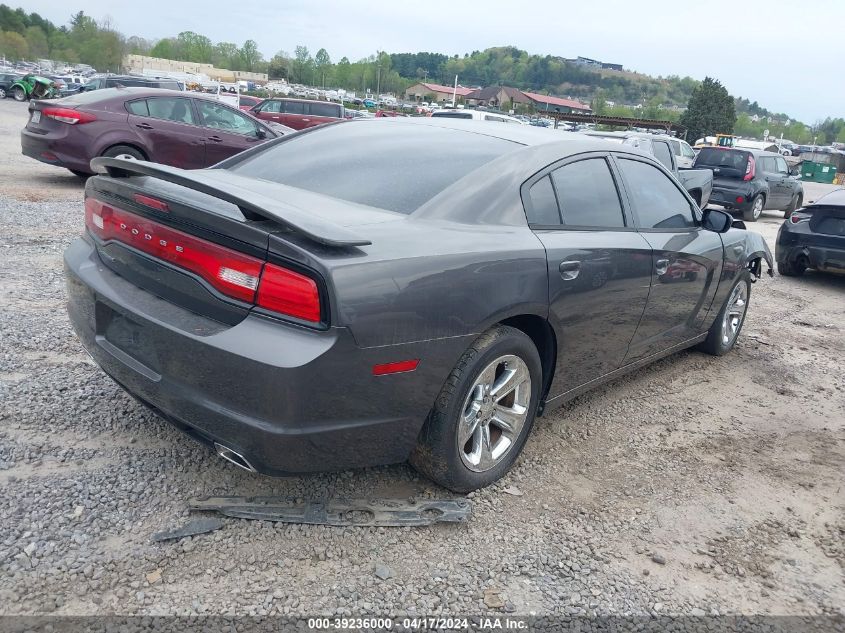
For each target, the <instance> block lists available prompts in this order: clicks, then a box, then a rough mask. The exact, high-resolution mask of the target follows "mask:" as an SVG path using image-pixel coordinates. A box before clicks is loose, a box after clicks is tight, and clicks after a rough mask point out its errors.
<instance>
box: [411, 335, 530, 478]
mask: <svg viewBox="0 0 845 633" xmlns="http://www.w3.org/2000/svg"><path fill="white" fill-rule="evenodd" d="M508 376H510V378H508ZM542 382H543V370H542V366H541V363H540V355H539V353H538V352H537V348H536V347H535V346H534V343H533V341H532V340H531V339H530V338H529V337H528V336H527V335H526V334H525V333H523V332H522V331H521V330H517V329H516V328H512V327H508V326H504V325H498V326H495V327H493V328H492V329H490V330H488V331H487V332H485V333H484V334H482V335H481V336H479V337H478V339H476V340H475V342H474V343H473V344H472V345H471V346H470V347H469V349H467V351H465V352H464V354H463V356H461V358H460V359H459V360H458V363H457V365H456V366H455V368H454V369H453V370H452V372H451V373H450V374H449V377H448V378H447V379H446V383H445V384H444V385H443V388H442V389H441V390H440V394H439V395H438V396H437V400H436V401H435V403H434V407H433V408H432V409H431V412H430V413H429V415H428V418H427V419H426V421H425V425H424V426H423V429H422V431H421V432H420V436H419V438H418V440H417V446H416V448H415V449H414V452H413V453H412V454H411V457H410V462H411V464H412V465H413V466H414V468H416V469H417V470H418V471H419V472H420V473H422V474H423V475H425V476H426V477H428V478H429V479H432V480H433V481H435V482H437V483H438V484H440V485H441V486H443V487H445V488H448V489H449V490H452V491H454V492H460V493H464V492H470V491H471V490H476V489H478V488H483V487H484V486H487V485H489V484H491V483H493V482H494V481H496V480H498V479H500V478H501V477H502V476H503V475H504V474H505V473H506V472H507V471H508V470H509V469H510V468H511V466H513V464H514V462H515V461H516V459H517V457H518V456H519V453H520V452H521V451H522V447H523V446H524V445H525V441H526V439H527V438H528V434H529V433H530V432H531V427H532V425H533V424H534V418H535V416H536V414H537V405H538V403H539V400H540V392H541V385H542ZM526 383H527V384H526ZM490 387H492V389H490ZM497 390H498V394H497V393H496V392H497ZM505 416H507V417H505ZM500 424H502V426H499V425H500ZM507 427H510V429H509V430H508V429H507ZM459 438H460V439H459Z"/></svg>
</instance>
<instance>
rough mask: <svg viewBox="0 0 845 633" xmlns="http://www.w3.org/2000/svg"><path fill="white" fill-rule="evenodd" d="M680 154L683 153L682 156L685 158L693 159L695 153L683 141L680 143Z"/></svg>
mask: <svg viewBox="0 0 845 633" xmlns="http://www.w3.org/2000/svg"><path fill="white" fill-rule="evenodd" d="M681 152H683V154H684V156H686V157H687V158H695V152H694V151H693V149H692V148H691V147H690V146H689V145H688V144H687V143H684V142H683V141H681Z"/></svg>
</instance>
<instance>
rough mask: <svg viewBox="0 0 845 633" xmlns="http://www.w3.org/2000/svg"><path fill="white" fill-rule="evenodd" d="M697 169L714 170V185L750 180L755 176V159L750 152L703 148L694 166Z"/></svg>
mask: <svg viewBox="0 0 845 633" xmlns="http://www.w3.org/2000/svg"><path fill="white" fill-rule="evenodd" d="M693 167H695V168H706V169H712V170H713V177H714V185H715V184H717V183H719V182H720V181H721V182H722V183H724V184H727V183H725V182H724V181H725V180H728V181H733V182H734V183H735V182H736V181H737V180H739V181H742V180H749V178H748V176H749V175H750V176H751V177H753V176H754V174H753V169H754V167H755V166H754V157H753V156H752V155H751V153H750V152H746V151H742V150H737V149H726V148H720V147H703V148H701V150H700V151H699V153H698V156H697V157H696V159H695V163H694V164H693Z"/></svg>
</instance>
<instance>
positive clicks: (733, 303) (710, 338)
mask: <svg viewBox="0 0 845 633" xmlns="http://www.w3.org/2000/svg"><path fill="white" fill-rule="evenodd" d="M740 302H741V303H740ZM750 302H751V273H750V272H748V270H745V269H743V271H742V272H741V273H740V274H739V276H738V277H737V280H736V282H734V285H733V286H732V287H731V292H730V294H728V298H727V300H726V301H725V305H723V306H722V309H721V310H720V311H719V316H717V317H716V320H715V321H713V325H711V326H710V330H709V331H708V332H707V338H706V339H704V341H703V342H702V343H701V344H699V346H698V348H699V349H700V350H701V351H703V352H706V353H708V354H712V355H713V356H723V355H724V354H727V353H728V352H729V351H731V350H732V349H733V347H734V345H736V340H737V338H739V333H740V331H741V330H742V325H743V323H745V315H746V314H747V312H748V304H749V303H750Z"/></svg>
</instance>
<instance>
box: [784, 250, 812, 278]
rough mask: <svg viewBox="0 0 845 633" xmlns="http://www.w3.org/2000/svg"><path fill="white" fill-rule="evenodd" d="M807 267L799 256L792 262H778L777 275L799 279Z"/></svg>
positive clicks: (804, 260)
mask: <svg viewBox="0 0 845 633" xmlns="http://www.w3.org/2000/svg"><path fill="white" fill-rule="evenodd" d="M807 268H809V266H807V261H806V258H805V257H804V255H799V256H798V257H796V258H795V261H794V262H789V261H786V262H778V273H780V274H781V275H783V276H784V277H801V276H802V275H803V274H804V273H805V272H806V271H807Z"/></svg>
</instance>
